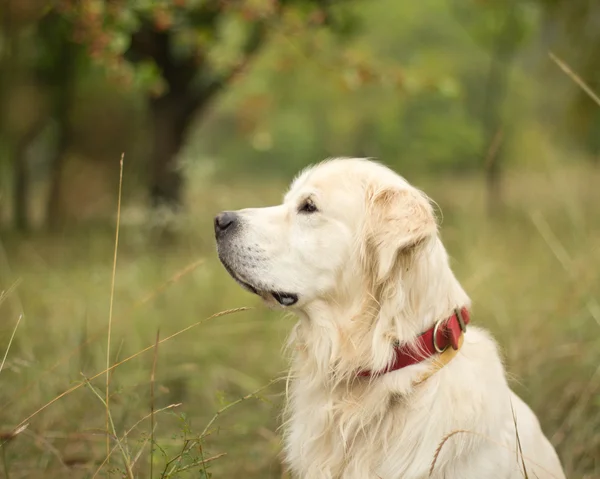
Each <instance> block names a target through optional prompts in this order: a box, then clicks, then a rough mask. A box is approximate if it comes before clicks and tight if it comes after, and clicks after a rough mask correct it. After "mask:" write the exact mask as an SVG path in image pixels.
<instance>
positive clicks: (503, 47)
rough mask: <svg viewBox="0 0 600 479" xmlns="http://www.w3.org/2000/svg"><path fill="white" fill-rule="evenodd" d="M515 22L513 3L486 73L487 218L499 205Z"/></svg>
mask: <svg viewBox="0 0 600 479" xmlns="http://www.w3.org/2000/svg"><path fill="white" fill-rule="evenodd" d="M518 21H519V20H518V17H517V12H516V8H515V4H513V5H512V6H511V7H510V10H509V12H508V13H507V16H506V19H505V21H504V24H503V26H502V28H501V29H500V31H499V33H498V35H497V37H496V45H495V47H494V51H493V52H492V59H491V64H490V70H489V73H488V81H487V87H486V98H485V104H484V111H483V126H484V132H485V135H486V150H485V154H484V162H485V163H484V166H485V175H486V190H487V205H488V213H489V214H490V215H495V214H496V213H497V212H498V210H499V209H500V205H501V203H502V171H503V168H502V166H503V165H502V163H503V161H502V160H503V158H502V156H503V155H502V144H503V137H504V134H505V133H504V128H503V119H502V106H503V103H504V101H505V99H506V97H507V96H508V89H509V79H510V66H511V62H512V60H513V58H514V54H515V53H516V49H517V47H518V45H517V44H516V42H515V40H514V38H513V35H514V30H515V27H516V26H517V23H518Z"/></svg>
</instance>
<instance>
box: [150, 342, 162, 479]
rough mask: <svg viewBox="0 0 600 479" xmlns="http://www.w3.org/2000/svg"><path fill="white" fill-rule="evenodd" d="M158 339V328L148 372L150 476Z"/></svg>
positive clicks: (152, 462) (152, 459)
mask: <svg viewBox="0 0 600 479" xmlns="http://www.w3.org/2000/svg"><path fill="white" fill-rule="evenodd" d="M159 340H160V330H157V331H156V343H155V344H154V357H153V358H152V372H151V373H150V477H152V475H153V472H154V380H155V377H156V363H157V361H158V341H159Z"/></svg>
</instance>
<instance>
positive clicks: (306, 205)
mask: <svg viewBox="0 0 600 479" xmlns="http://www.w3.org/2000/svg"><path fill="white" fill-rule="evenodd" d="M315 211H318V210H317V206H316V205H315V203H314V202H313V201H312V200H311V199H306V200H305V201H304V202H303V203H302V204H301V205H300V207H299V208H298V213H314V212H315Z"/></svg>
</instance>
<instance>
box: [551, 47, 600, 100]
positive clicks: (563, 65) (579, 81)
mask: <svg viewBox="0 0 600 479" xmlns="http://www.w3.org/2000/svg"><path fill="white" fill-rule="evenodd" d="M548 55H549V56H550V58H551V59H552V61H553V62H554V63H556V64H557V65H558V66H559V68H560V69H561V70H562V71H563V72H565V73H566V74H567V76H568V77H569V78H570V79H571V80H573V81H574V82H575V83H577V85H579V87H580V88H581V89H582V90H583V91H584V92H586V93H587V95H588V96H589V97H590V98H591V99H592V100H594V102H595V103H596V104H597V105H598V106H600V97H598V95H596V94H595V93H594V91H593V90H592V89H591V88H590V87H589V86H588V85H587V84H586V83H585V82H584V81H583V80H582V79H581V77H580V76H579V75H577V74H576V73H575V72H574V71H573V70H571V68H569V65H567V64H566V63H565V62H563V61H562V60H561V59H560V58H558V57H557V56H556V55H555V54H554V53H552V52H548Z"/></svg>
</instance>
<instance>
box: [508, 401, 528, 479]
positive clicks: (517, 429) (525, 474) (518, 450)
mask: <svg viewBox="0 0 600 479" xmlns="http://www.w3.org/2000/svg"><path fill="white" fill-rule="evenodd" d="M510 410H511V412H512V417H513V423H514V425H515V439H516V441H517V462H519V456H520V459H521V465H522V466H523V476H524V477H525V479H529V475H528V474H527V466H526V465H525V458H524V457H523V448H522V447H521V438H520V436H519V428H518V426H517V415H516V414H515V408H514V407H513V403H512V401H510Z"/></svg>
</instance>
